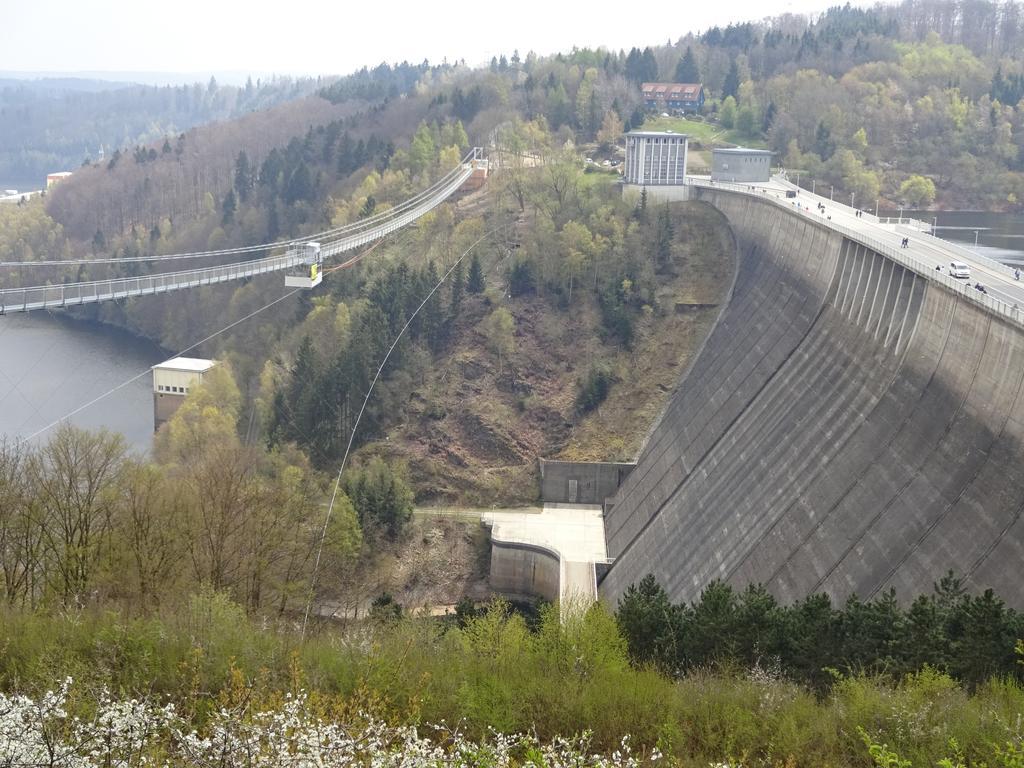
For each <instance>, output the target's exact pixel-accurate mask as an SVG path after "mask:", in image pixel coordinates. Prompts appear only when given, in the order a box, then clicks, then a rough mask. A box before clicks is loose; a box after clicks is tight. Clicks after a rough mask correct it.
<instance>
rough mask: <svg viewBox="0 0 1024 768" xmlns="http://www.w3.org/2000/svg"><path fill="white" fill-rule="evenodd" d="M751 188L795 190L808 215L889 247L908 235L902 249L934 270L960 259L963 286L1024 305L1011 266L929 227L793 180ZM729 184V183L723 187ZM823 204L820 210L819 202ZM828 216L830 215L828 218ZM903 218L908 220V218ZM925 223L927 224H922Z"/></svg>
mask: <svg viewBox="0 0 1024 768" xmlns="http://www.w3.org/2000/svg"><path fill="white" fill-rule="evenodd" d="M744 186H749V187H750V188H751V189H754V190H764V192H765V193H780V192H783V193H784V192H788V191H792V190H797V197H796V198H795V199H793V200H792V202H793V203H794V205H795V206H799V207H801V208H803V209H805V212H807V213H809V214H810V215H812V217H813V215H815V214H817V215H819V216H820V217H821V218H822V219H823V220H824V221H825V222H826V223H833V222H834V223H836V224H839V225H842V226H844V227H847V228H849V229H852V230H854V231H855V232H857V233H859V234H861V235H863V236H864V237H866V238H871V239H873V240H877V241H879V242H881V243H883V244H884V245H887V246H889V247H890V248H897V249H898V248H900V247H901V242H902V241H903V238H905V237H906V238H909V246H908V247H907V248H905V249H903V250H905V251H906V252H907V255H908V256H910V257H912V258H915V259H917V260H918V261H921V262H923V263H924V264H927V265H929V266H931V267H932V268H933V269H935V270H936V272H938V271H939V268H941V270H942V271H943V272H944V273H948V268H949V264H950V262H951V261H962V262H964V263H966V264H968V266H970V268H971V277H970V279H968V280H964V281H963V282H964V285H965V288H968V287H969V288H971V289H972V290H974V285H975V283H981V285H983V286H984V287H985V290H986V291H987V293H988V294H989V295H990V296H992V297H994V298H997V299H999V300H1000V301H1004V302H1006V303H1007V304H1009V305H1011V306H1012V305H1013V304H1016V305H1017V306H1019V307H1021V308H1024V282H1022V281H1020V280H1016V279H1015V278H1014V272H1013V269H1012V268H1011V267H1007V266H1006V265H1003V264H999V263H998V262H994V261H991V260H990V259H987V258H985V257H983V256H980V255H979V254H975V253H973V252H972V251H970V250H969V249H968V248H965V247H963V246H959V245H955V244H953V243H950V242H949V241H947V240H942V239H940V238H938V237H936V236H934V235H933V234H931V233H930V232H928V231H919V230H916V229H915V228H913V227H911V226H909V225H902V226H899V227H897V225H896V224H895V223H882V222H880V221H879V220H878V219H877V218H876V217H875V216H872V215H871V214H869V213H866V212H861V215H860V216H858V215H857V213H858V211H857V209H856V208H851V207H850V206H848V205H845V204H843V203H840V202H838V201H836V200H829V199H828V198H827V197H822V196H821V195H817V194H813V193H811V192H808V191H807V190H806V189H803V188H800V187H797V186H796V185H795V184H793V183H792V182H787V181H783V180H780V179H778V178H776V179H773V180H772V181H770V182H768V183H767V184H751V185H744ZM726 188H728V187H726ZM819 204H820V205H822V206H824V209H823V210H821V211H820V212H819V209H818V205H819ZM829 217H832V218H831V220H829ZM902 221H905V222H908V223H909V222H910V221H911V220H910V219H903V220H902ZM925 226H927V225H925Z"/></svg>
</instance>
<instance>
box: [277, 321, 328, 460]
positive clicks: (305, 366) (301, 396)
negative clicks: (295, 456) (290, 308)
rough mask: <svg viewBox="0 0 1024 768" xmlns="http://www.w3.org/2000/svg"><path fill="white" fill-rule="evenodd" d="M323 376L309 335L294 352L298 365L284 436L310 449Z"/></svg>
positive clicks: (294, 369)
mask: <svg viewBox="0 0 1024 768" xmlns="http://www.w3.org/2000/svg"><path fill="white" fill-rule="evenodd" d="M319 374H320V362H319V360H318V359H317V354H316V349H314V348H313V340H312V339H311V338H310V337H309V335H308V334H307V335H305V336H303V337H302V341H301V342H299V348H298V350H296V352H295V365H293V366H292V372H291V377H290V379H289V381H288V391H287V394H286V396H285V400H286V404H287V406H288V413H289V419H288V428H286V429H285V430H284V434H285V435H287V436H288V437H289V438H290V439H292V440H296V441H298V442H300V443H302V444H304V445H309V444H310V443H311V442H312V438H313V435H312V433H313V429H314V426H315V418H316V414H315V413H314V412H313V406H314V403H315V401H316V400H317V399H318V397H319V394H320V393H319V392H318V391H317V387H316V384H317V382H318V379H319Z"/></svg>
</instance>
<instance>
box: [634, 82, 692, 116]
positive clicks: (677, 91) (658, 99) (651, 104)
mask: <svg viewBox="0 0 1024 768" xmlns="http://www.w3.org/2000/svg"><path fill="white" fill-rule="evenodd" d="M640 91H641V93H642V94H643V97H644V106H645V107H647V108H648V109H664V110H668V111H674V112H699V111H700V109H701V107H703V106H704V86H703V85H701V84H700V83H643V84H642V85H641V86H640Z"/></svg>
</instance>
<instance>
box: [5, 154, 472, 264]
mask: <svg viewBox="0 0 1024 768" xmlns="http://www.w3.org/2000/svg"><path fill="white" fill-rule="evenodd" d="M481 152H482V150H481V149H480V148H479V147H474V148H473V149H472V150H470V151H469V152H468V153H467V154H466V156H465V157H463V158H462V160H460V161H459V163H458V164H457V165H456V166H455V167H454V168H452V169H451V170H450V171H448V173H446V174H445V175H444V176H442V177H441V178H439V179H438V180H437V181H435V182H434V183H433V184H431V185H430V186H429V187H427V188H426V189H423V190H421V191H420V192H418V193H417V194H415V195H414V196H413V197H410V198H409V199H408V200H404V201H402V202H401V203H399V204H398V205H395V206H393V207H391V208H388V209H387V210H384V211H381V212H380V213H378V214H374V215H373V216H368V217H367V218H365V219H359V220H358V221H353V222H350V223H348V224H343V225H341V226H339V227H334V228H333V229H327V230H324V231H323V232H317V233H315V234H311V235H303V236H302V237H296V238H292V239H291V240H277V241H274V242H267V243H258V244H256V245H244V246H238V247H236V248H220V249H217V250H208V251H189V252H186V253H169V254H162V255H153V256H126V257H124V258H109V257H108V258H102V259H101V258H92V259H46V260H38V261H0V267H77V266H82V265H87V264H90V265H91V264H136V263H147V262H161V261H181V260H186V259H208V258H214V257H216V256H240V255H242V254H246V253H254V252H258V251H265V250H269V249H273V248H288V247H291V246H294V245H298V244H299V243H305V242H309V241H317V242H320V243H321V244H323V243H324V242H325V240H328V239H334V240H336V239H340V238H341V237H344V236H346V235H348V234H352V233H354V232H357V231H360V230H363V229H367V228H373V227H374V226H376V225H378V224H381V223H382V222H384V221H386V220H388V219H390V218H393V217H395V216H398V215H400V214H401V213H403V212H405V211H407V210H409V209H410V208H413V207H415V206H416V205H418V204H419V203H421V202H423V201H424V200H426V199H428V198H429V197H431V195H434V194H436V193H437V192H438V190H440V189H442V188H444V187H445V186H446V185H447V184H449V183H450V182H451V181H452V180H453V179H454V178H456V177H457V176H459V175H460V173H462V172H463V171H464V169H465V168H466V166H467V164H471V163H472V162H473V161H474V160H477V159H479V157H480V154H481Z"/></svg>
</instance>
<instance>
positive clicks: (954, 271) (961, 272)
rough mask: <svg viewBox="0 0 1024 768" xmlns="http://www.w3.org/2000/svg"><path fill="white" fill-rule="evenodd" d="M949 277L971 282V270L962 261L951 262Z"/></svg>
mask: <svg viewBox="0 0 1024 768" xmlns="http://www.w3.org/2000/svg"><path fill="white" fill-rule="evenodd" d="M949 276H950V277H959V278H961V279H962V280H970V279H971V268H970V267H968V266H967V265H966V264H964V263H963V262H962V261H951V262H949Z"/></svg>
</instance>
